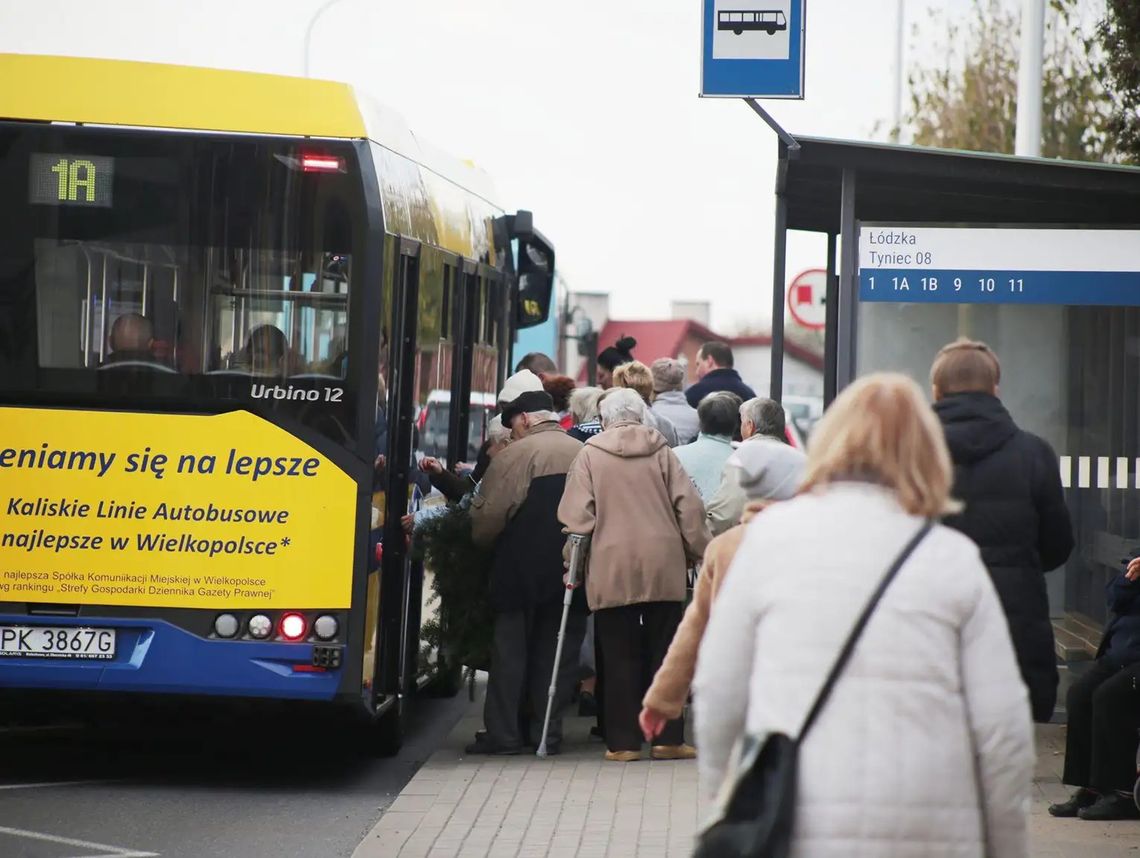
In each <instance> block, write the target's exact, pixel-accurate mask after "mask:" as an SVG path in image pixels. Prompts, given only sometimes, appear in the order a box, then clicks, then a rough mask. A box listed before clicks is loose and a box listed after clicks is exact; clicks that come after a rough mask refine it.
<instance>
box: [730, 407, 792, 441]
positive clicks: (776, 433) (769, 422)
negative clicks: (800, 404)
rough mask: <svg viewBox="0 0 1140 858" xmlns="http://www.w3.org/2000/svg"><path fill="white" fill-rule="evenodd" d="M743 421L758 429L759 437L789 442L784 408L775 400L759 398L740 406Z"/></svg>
mask: <svg viewBox="0 0 1140 858" xmlns="http://www.w3.org/2000/svg"><path fill="white" fill-rule="evenodd" d="M740 419H741V421H744V420H747V421H748V422H750V423H751V424H752V425H753V426H755V427H756V434H757V435H767V436H768V437H769V438H775V439H777V440H779V441H784V442H785V443H786V442H787V440H788V439H787V437H786V433H787V427H786V418H785V416H784V406H782V405H781V404H780V403H778V402H777V401H776V400H774V399H768V398H767V397H764V396H757V397H755V398H754V399H749V400H748V401H747V402H745V403H744V404H743V405H741V406H740Z"/></svg>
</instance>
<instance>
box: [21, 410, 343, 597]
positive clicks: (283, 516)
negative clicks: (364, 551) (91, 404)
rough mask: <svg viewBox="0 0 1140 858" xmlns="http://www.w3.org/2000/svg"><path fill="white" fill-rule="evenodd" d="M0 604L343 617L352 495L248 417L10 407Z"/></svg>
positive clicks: (305, 452) (338, 478) (313, 455)
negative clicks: (315, 612) (310, 611)
mask: <svg viewBox="0 0 1140 858" xmlns="http://www.w3.org/2000/svg"><path fill="white" fill-rule="evenodd" d="M0 427H3V428H2V430H0V601H14V602H61V603H68V604H89V605H90V604H97V605H145V606H155V607H172V608H173V607H177V608H233V609H240V608H347V607H349V600H350V598H351V589H352V557H353V533H354V525H355V504H356V484H355V483H354V482H353V480H352V478H351V477H349V476H348V474H346V473H345V472H344V471H342V470H341V469H340V468H338V467H337V466H336V465H335V464H333V463H332V462H331V461H330V460H329V459H327V458H325V457H324V456H323V455H321V454H320V453H318V452H317V451H316V450H314V449H313V448H312V447H310V446H309V445H307V444H305V443H304V442H303V441H301V440H299V439H297V438H295V437H293V436H292V435H290V434H289V433H288V432H286V431H285V430H283V429H281V428H279V427H277V426H274V425H273V424H272V423H270V422H268V421H266V420H263V419H262V418H260V417H257V416H255V415H253V414H250V413H249V412H246V411H235V412H231V413H229V414H219V415H211V416H198V415H185V414H142V413H124V412H105V411H67V410H57V409H38V408H0Z"/></svg>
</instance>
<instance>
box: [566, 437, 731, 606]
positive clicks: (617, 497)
mask: <svg viewBox="0 0 1140 858" xmlns="http://www.w3.org/2000/svg"><path fill="white" fill-rule="evenodd" d="M558 519H559V521H561V522H562V524H563V525H564V526H565V528H566V531H567V532H568V533H580V534H585V535H589V536H590V554H589V562H588V567H587V573H586V599H587V601H588V602H589V604H590V609H591V610H594V611H596V610H599V609H601V608H617V607H621V606H623V605H635V604H641V603H644V602H683V601H684V600H685V571H686V569H687V568H688V566H689V565H690V564H691V563H696V562H698V561H699V560H700V558H701V556H702V555H703V554H704V550H705V546H707V545H708V542H709V539H710V534H709V529H708V526H707V525H706V524H705V508H704V506H703V505H702V503H701V498H700V495H698V494H697V490H696V489H695V488H694V487H693V483H692V480H690V479H689V477H688V476H687V475H686V474H685V471H684V469H683V468H682V467H681V463H680V462H679V461H677V457H676V456H675V455H673V452H672V451H671V450H670V449H669V447H668V446H667V445H666V443H665V438H664V437H662V435H661V433H660V432H658V431H656V430H654V429H650V428H649V427H647V426H643V425H641V424H640V423H618V424H615V425H613V426H611V427H609V428H608V429H606V430H605V431H604V432H602V433H601V434H599V435H595V436H594V437H593V438H591V439H590V440H589V441H588V442H587V443H586V445H585V446H584V447H583V448H582V452H580V453H579V454H578V457H577V458H576V459H575V460H574V464H573V465H571V466H570V472H569V473H568V474H567V475H566V490H565V491H564V492H563V495H562V503H561V504H559V506H558Z"/></svg>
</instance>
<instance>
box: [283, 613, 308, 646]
mask: <svg viewBox="0 0 1140 858" xmlns="http://www.w3.org/2000/svg"><path fill="white" fill-rule="evenodd" d="M308 627H309V624H308V622H307V621H306V620H305V615H304V614H298V613H294V612H289V613H287V614H282V615H281V623H280V625H279V626H278V630H279V631H280V632H281V637H283V638H285V640H287V641H299V640H302V639H303V638H304V637H305V632H307V631H308Z"/></svg>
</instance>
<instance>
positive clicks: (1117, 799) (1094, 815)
mask: <svg viewBox="0 0 1140 858" xmlns="http://www.w3.org/2000/svg"><path fill="white" fill-rule="evenodd" d="M1077 816H1079V817H1080V818H1081V819H1087V820H1089V821H1093V822H1108V821H1109V820H1112V819H1140V810H1137V809H1136V802H1134V801H1133V800H1132V796H1128V797H1127V798H1125V797H1124V796H1122V795H1120V794H1118V793H1115V792H1111V793H1109V794H1108V795H1102V796H1101V797H1100V798H1098V799H1097V800H1096V804H1094V805H1092V806H1091V807H1084V808H1081V809H1080V810H1079V811H1077Z"/></svg>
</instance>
